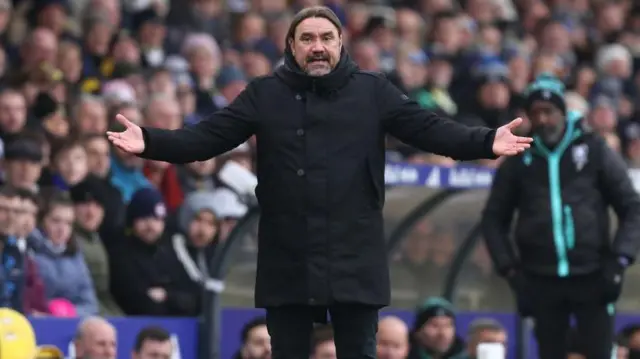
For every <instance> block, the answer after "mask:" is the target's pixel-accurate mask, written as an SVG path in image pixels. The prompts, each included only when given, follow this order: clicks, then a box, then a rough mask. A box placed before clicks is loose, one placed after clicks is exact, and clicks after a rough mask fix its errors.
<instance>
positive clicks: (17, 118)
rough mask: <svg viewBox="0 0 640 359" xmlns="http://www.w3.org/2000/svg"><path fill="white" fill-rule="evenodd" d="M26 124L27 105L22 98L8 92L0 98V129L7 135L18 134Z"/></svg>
mask: <svg viewBox="0 0 640 359" xmlns="http://www.w3.org/2000/svg"><path fill="white" fill-rule="evenodd" d="M26 122H27V103H26V101H25V99H24V96H22V95H21V94H19V93H17V92H8V93H5V94H4V95H2V96H0V127H1V128H2V130H3V131H5V132H7V133H18V132H20V131H21V130H22V128H23V127H24V125H25V123H26Z"/></svg>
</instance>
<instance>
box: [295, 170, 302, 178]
mask: <svg viewBox="0 0 640 359" xmlns="http://www.w3.org/2000/svg"><path fill="white" fill-rule="evenodd" d="M296 173H297V174H298V176H300V177H302V176H304V170H302V169H300V170H298V171H297V172H296Z"/></svg>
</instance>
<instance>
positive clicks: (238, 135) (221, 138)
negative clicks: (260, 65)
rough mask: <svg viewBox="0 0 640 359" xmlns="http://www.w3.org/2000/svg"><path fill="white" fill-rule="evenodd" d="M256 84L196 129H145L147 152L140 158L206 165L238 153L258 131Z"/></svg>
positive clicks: (190, 127)
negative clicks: (239, 148)
mask: <svg viewBox="0 0 640 359" xmlns="http://www.w3.org/2000/svg"><path fill="white" fill-rule="evenodd" d="M256 86H257V85H256V82H255V81H254V82H252V83H250V84H249V85H248V86H247V88H246V89H245V90H244V91H243V92H242V93H241V94H240V95H239V96H238V97H237V98H236V99H235V100H234V101H233V102H232V103H231V104H230V105H229V106H227V107H225V108H223V109H221V110H219V111H217V112H215V113H214V114H213V115H211V116H209V117H208V118H207V119H205V120H203V121H200V122H199V123H197V124H196V125H194V126H188V127H185V128H182V129H179V130H173V131H172V130H162V129H157V128H150V127H145V128H143V129H142V131H143V136H144V142H145V150H144V152H142V153H141V154H140V157H142V158H146V159H150V160H156V161H164V162H170V163H175V164H183V163H190V162H195V161H205V160H208V159H210V158H212V157H215V156H218V155H220V154H223V153H225V152H227V151H229V150H232V149H234V148H235V147H237V146H239V145H240V144H242V143H243V142H245V141H246V140H247V139H249V137H251V136H252V135H253V134H254V133H255V131H256V127H257V119H258V116H257V110H256Z"/></svg>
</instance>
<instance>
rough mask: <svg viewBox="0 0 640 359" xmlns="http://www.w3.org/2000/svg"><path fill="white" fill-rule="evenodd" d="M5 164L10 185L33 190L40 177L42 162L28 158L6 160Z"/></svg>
mask: <svg viewBox="0 0 640 359" xmlns="http://www.w3.org/2000/svg"><path fill="white" fill-rule="evenodd" d="M5 164H6V167H5V169H6V172H7V182H8V184H9V185H11V186H13V187H16V188H24V189H28V190H33V188H34V187H35V185H36V183H37V182H38V179H39V178H40V173H41V172H42V164H40V163H39V162H34V161H30V160H26V159H19V160H9V161H6V162H5Z"/></svg>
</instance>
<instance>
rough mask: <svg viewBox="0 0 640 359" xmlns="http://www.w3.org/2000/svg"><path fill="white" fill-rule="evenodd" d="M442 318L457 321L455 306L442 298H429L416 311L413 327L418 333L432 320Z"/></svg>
mask: <svg viewBox="0 0 640 359" xmlns="http://www.w3.org/2000/svg"><path fill="white" fill-rule="evenodd" d="M442 316H444V317H449V318H453V319H455V317H456V314H455V309H454V307H453V304H451V302H449V301H448V300H446V299H444V298H441V297H430V298H427V300H425V301H424V303H422V305H421V306H419V307H418V310H417V311H416V321H415V323H414V325H413V330H414V331H418V330H420V328H422V326H423V325H425V323H427V322H428V321H429V320H430V319H431V318H435V317H442Z"/></svg>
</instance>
